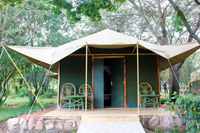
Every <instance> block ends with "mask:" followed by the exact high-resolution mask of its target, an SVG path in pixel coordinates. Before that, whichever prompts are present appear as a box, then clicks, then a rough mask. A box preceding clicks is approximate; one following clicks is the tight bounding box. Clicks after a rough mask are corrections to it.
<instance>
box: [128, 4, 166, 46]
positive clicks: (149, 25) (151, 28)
mask: <svg viewBox="0 0 200 133" xmlns="http://www.w3.org/2000/svg"><path fill="white" fill-rule="evenodd" d="M129 2H130V3H131V4H132V5H133V6H134V8H135V9H136V10H137V11H138V13H139V14H140V15H141V16H142V17H143V18H144V20H145V22H146V24H147V26H148V28H149V30H150V31H151V32H152V34H153V35H154V36H155V37H156V39H157V41H158V42H159V44H160V45H164V41H163V38H162V35H161V34H160V33H159V32H157V31H155V30H154V29H155V28H153V26H152V25H151V24H150V22H149V20H148V19H147V17H146V15H145V13H144V10H142V8H140V7H139V6H138V5H137V4H136V3H135V1H134V0H129Z"/></svg>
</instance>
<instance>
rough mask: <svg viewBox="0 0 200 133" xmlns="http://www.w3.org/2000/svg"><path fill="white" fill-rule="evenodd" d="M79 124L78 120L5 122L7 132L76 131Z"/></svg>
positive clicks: (15, 120) (41, 119) (16, 120)
mask: <svg viewBox="0 0 200 133" xmlns="http://www.w3.org/2000/svg"><path fill="white" fill-rule="evenodd" d="M80 123H81V120H80V119H70V120H60V119H44V118H40V119H34V118H30V119H29V120H27V121H26V120H25V119H24V118H22V119H18V118H11V119H9V120H8V121H7V126H8V132H12V133H13V132H19V131H24V132H27V131H28V132H34V133H35V132H45V131H54V132H55V131H59V132H62V131H77V130H78V127H79V125H80Z"/></svg>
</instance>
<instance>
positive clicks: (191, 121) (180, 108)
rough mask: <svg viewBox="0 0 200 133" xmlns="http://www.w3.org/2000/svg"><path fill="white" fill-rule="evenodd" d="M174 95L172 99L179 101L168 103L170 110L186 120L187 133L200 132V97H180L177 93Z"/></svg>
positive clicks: (190, 95)
mask: <svg viewBox="0 0 200 133" xmlns="http://www.w3.org/2000/svg"><path fill="white" fill-rule="evenodd" d="M174 95H175V96H174V97H173V98H172V99H175V98H176V99H177V100H176V102H175V103H173V102H172V103H169V102H166V106H167V107H168V108H169V109H168V110H170V111H171V112H175V114H176V115H178V116H179V117H183V118H184V123H185V127H186V130H187V132H190V133H197V132H200V127H199V124H200V97H199V96H198V95H192V94H189V95H184V96H178V95H176V93H175V94H174Z"/></svg>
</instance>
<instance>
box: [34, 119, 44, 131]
mask: <svg viewBox="0 0 200 133" xmlns="http://www.w3.org/2000/svg"><path fill="white" fill-rule="evenodd" d="M43 127H44V126H43V124H42V122H41V121H38V122H37V123H36V126H35V130H42V129H43Z"/></svg>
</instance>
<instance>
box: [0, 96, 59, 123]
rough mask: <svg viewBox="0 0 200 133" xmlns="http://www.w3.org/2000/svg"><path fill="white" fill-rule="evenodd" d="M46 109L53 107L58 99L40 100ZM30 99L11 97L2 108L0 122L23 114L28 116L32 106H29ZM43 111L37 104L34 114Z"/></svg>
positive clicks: (0, 109) (0, 108)
mask: <svg viewBox="0 0 200 133" xmlns="http://www.w3.org/2000/svg"><path fill="white" fill-rule="evenodd" d="M38 99H39V101H40V102H41V103H42V105H43V106H44V107H50V106H53V104H55V103H56V101H57V98H38ZM28 102H29V99H28V98H27V97H24V98H23V97H9V98H8V99H7V100H6V102H5V103H4V104H3V106H1V107H0V121H4V120H7V119H9V118H13V117H18V116H20V115H23V114H28V112H29V110H30V108H31V107H30V106H27V104H28ZM39 109H42V107H40V105H39V104H36V105H35V106H34V107H33V109H32V111H31V114H32V113H35V112H37V111H38V110H39Z"/></svg>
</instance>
